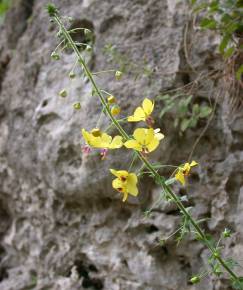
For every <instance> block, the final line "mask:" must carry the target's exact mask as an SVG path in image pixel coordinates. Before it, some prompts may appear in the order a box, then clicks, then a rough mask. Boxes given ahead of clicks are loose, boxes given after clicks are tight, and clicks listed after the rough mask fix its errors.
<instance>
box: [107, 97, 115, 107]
mask: <svg viewBox="0 0 243 290" xmlns="http://www.w3.org/2000/svg"><path fill="white" fill-rule="evenodd" d="M107 101H108V104H110V105H111V104H114V103H116V98H115V97H114V96H112V95H110V96H109V97H107Z"/></svg>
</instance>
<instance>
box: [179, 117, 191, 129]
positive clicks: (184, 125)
mask: <svg viewBox="0 0 243 290" xmlns="http://www.w3.org/2000/svg"><path fill="white" fill-rule="evenodd" d="M190 121H191V120H190V119H183V120H182V122H181V128H180V129H181V131H182V132H185V131H186V129H187V128H188V127H189V126H190Z"/></svg>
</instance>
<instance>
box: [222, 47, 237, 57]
mask: <svg viewBox="0 0 243 290" xmlns="http://www.w3.org/2000/svg"><path fill="white" fill-rule="evenodd" d="M234 52H235V47H234V46H231V47H229V48H228V49H227V50H226V51H225V53H224V57H225V58H229V57H231V56H232V55H233V54H234Z"/></svg>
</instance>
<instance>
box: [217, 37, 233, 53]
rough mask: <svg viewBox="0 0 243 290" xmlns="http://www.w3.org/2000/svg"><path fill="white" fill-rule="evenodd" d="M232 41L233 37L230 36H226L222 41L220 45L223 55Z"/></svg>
mask: <svg viewBox="0 0 243 290" xmlns="http://www.w3.org/2000/svg"><path fill="white" fill-rule="evenodd" d="M230 39H231V35H230V34H225V36H224V37H223V39H222V40H221V42H220V44H219V51H220V53H222V54H223V53H224V50H225V48H226V47H227V45H228V43H229V41H230Z"/></svg>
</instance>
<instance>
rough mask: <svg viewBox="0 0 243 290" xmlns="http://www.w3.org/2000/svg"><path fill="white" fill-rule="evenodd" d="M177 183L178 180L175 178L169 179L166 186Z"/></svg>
mask: <svg viewBox="0 0 243 290" xmlns="http://www.w3.org/2000/svg"><path fill="white" fill-rule="evenodd" d="M175 181H176V179H175V177H173V178H170V179H167V180H166V181H165V184H166V185H170V184H173V183H174V182H175Z"/></svg>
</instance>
